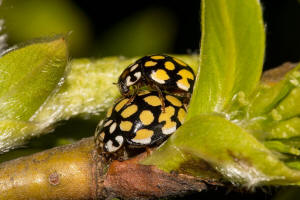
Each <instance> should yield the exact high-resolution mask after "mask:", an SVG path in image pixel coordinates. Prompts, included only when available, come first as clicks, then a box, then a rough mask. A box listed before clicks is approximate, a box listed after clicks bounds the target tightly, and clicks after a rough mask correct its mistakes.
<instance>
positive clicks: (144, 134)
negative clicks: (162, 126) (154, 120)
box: [133, 129, 153, 140]
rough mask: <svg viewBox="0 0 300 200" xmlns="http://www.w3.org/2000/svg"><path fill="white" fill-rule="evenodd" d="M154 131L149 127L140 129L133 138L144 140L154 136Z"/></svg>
mask: <svg viewBox="0 0 300 200" xmlns="http://www.w3.org/2000/svg"><path fill="white" fill-rule="evenodd" d="M152 135H153V131H152V130H148V129H140V130H138V131H137V132H136V136H135V137H134V138H133V140H143V139H147V138H150V137H152Z"/></svg>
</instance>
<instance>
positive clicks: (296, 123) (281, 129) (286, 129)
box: [265, 117, 300, 139]
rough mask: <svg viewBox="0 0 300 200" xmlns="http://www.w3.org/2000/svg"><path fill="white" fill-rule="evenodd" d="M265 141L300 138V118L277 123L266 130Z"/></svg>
mask: <svg viewBox="0 0 300 200" xmlns="http://www.w3.org/2000/svg"><path fill="white" fill-rule="evenodd" d="M266 132H267V133H266V135H265V139H287V138H292V137H300V118H299V117H295V118H292V119H289V120H285V121H279V122H276V123H275V124H273V125H272V126H271V128H269V129H267V130H266Z"/></svg>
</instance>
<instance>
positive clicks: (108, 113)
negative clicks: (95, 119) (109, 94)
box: [106, 107, 113, 118]
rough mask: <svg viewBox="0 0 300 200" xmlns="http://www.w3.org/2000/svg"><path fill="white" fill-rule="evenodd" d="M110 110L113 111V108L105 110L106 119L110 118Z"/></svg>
mask: <svg viewBox="0 0 300 200" xmlns="http://www.w3.org/2000/svg"><path fill="white" fill-rule="evenodd" d="M112 109H113V107H110V108H109V109H108V110H107V113H106V117H107V118H108V117H110V116H111V113H112Z"/></svg>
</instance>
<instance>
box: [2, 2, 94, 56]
mask: <svg viewBox="0 0 300 200" xmlns="http://www.w3.org/2000/svg"><path fill="white" fill-rule="evenodd" d="M0 18H2V19H4V20H5V30H4V32H6V33H7V35H8V42H9V44H10V45H15V44H18V43H22V42H25V41H28V40H31V39H33V38H37V37H46V36H53V35H55V34H66V35H69V37H68V38H69V44H70V50H71V54H72V55H82V54H86V53H84V52H85V51H87V50H88V45H89V43H90V42H91V34H92V33H91V27H90V24H89V21H88V19H87V17H86V16H85V15H84V14H83V13H82V12H81V10H80V9H79V8H77V7H76V6H75V5H74V4H73V3H72V2H71V1H69V0H43V1H41V0H26V1H24V0H6V1H3V4H2V5H1V7H0Z"/></svg>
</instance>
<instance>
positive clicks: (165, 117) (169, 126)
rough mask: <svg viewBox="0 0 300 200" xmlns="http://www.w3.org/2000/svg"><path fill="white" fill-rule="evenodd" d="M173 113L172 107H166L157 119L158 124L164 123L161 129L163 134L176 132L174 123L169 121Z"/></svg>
mask: <svg viewBox="0 0 300 200" xmlns="http://www.w3.org/2000/svg"><path fill="white" fill-rule="evenodd" d="M174 113H175V108H174V107H172V106H168V107H166V108H165V112H162V113H161V114H160V116H159V118H158V122H163V121H165V122H166V123H165V125H164V126H163V128H162V131H163V133H164V134H170V133H173V132H174V131H175V130H176V122H174V121H172V119H171V117H172V116H173V115H174Z"/></svg>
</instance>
